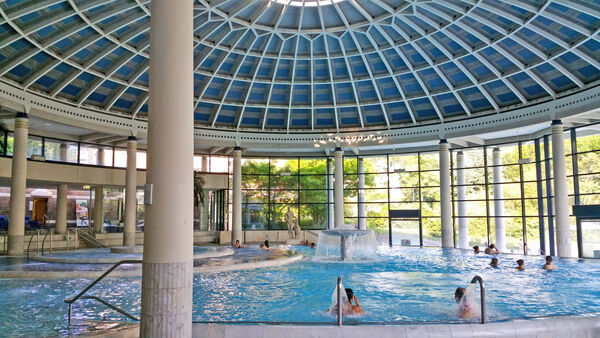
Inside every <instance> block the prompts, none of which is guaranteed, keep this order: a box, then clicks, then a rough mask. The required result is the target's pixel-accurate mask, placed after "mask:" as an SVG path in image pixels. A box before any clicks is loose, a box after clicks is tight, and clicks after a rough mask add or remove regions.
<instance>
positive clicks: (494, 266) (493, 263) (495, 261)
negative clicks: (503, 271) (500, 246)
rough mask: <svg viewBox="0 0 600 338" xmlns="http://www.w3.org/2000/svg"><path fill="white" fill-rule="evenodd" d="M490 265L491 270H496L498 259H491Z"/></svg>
mask: <svg viewBox="0 0 600 338" xmlns="http://www.w3.org/2000/svg"><path fill="white" fill-rule="evenodd" d="M490 265H491V266H492V267H493V268H497V267H498V258H496V257H494V258H492V262H491V263H490Z"/></svg>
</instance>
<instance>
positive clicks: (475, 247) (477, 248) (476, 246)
mask: <svg viewBox="0 0 600 338" xmlns="http://www.w3.org/2000/svg"><path fill="white" fill-rule="evenodd" d="M473 252H474V253H476V254H478V253H480V252H481V251H479V245H475V246H474V247H473Z"/></svg>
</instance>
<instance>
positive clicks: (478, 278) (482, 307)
mask: <svg viewBox="0 0 600 338" xmlns="http://www.w3.org/2000/svg"><path fill="white" fill-rule="evenodd" d="M477 282H479V290H480V291H481V324H485V286H484V285H483V278H481V276H479V275H477V276H475V277H473V279H472V280H471V284H475V283H477Z"/></svg>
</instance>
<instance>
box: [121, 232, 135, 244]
mask: <svg viewBox="0 0 600 338" xmlns="http://www.w3.org/2000/svg"><path fill="white" fill-rule="evenodd" d="M123 246H135V232H129V231H126V232H123Z"/></svg>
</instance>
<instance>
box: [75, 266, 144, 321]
mask: <svg viewBox="0 0 600 338" xmlns="http://www.w3.org/2000/svg"><path fill="white" fill-rule="evenodd" d="M140 263H142V260H140V259H125V260H122V261H118V262H117V263H115V264H114V265H113V266H112V267H111V268H110V269H108V270H106V272H104V273H103V274H102V275H100V277H98V278H96V279H95V280H94V281H93V282H91V283H90V284H89V285H88V286H86V287H85V289H83V291H81V292H80V293H78V294H77V295H76V296H75V297H72V298H66V299H65V303H67V304H69V325H71V315H72V311H73V303H75V302H76V301H77V300H78V299H92V300H95V301H97V302H100V303H102V304H104V305H106V306H108V307H109V308H111V309H113V310H115V311H117V312H118V313H120V314H122V315H124V316H126V317H128V318H130V319H133V320H138V321H139V318H137V317H135V316H134V315H132V314H130V313H128V312H127V311H125V310H123V309H121V308H119V307H117V306H115V305H112V304H110V303H109V302H107V301H105V300H103V299H101V298H99V297H96V296H85V293H86V292H88V291H89V290H90V289H91V288H93V287H94V286H95V285H96V284H98V282H100V281H101V280H103V279H104V277H106V276H108V275H109V274H110V273H111V272H113V271H114V270H115V269H116V268H118V267H119V266H121V265H122V264H140Z"/></svg>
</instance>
